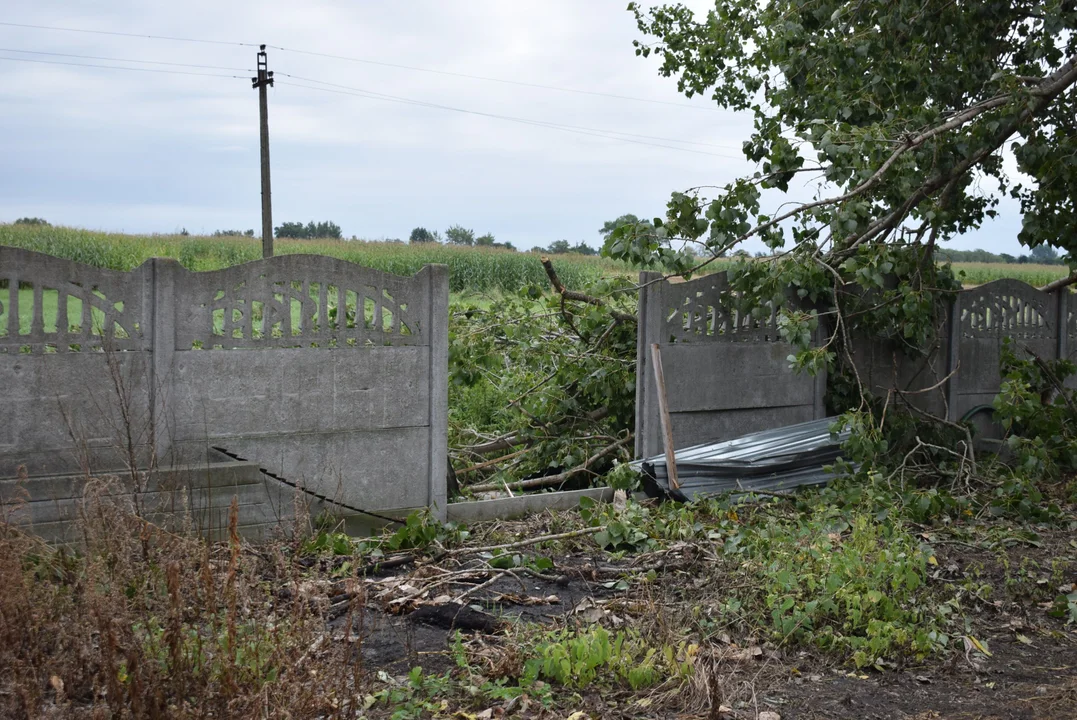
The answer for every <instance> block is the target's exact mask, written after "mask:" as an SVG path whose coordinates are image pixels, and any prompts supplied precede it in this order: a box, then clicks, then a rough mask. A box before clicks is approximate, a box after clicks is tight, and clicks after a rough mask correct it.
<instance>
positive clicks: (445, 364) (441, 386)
mask: <svg viewBox="0 0 1077 720" xmlns="http://www.w3.org/2000/svg"><path fill="white" fill-rule="evenodd" d="M426 268H427V273H428V277H429V280H430V284H429V285H428V287H427V291H426V292H427V303H426V307H427V316H426V318H425V320H426V332H428V333H430V371H429V373H428V377H429V378H430V391H429V394H430V442H429V452H430V457H429V467H430V479H429V480H430V484H429V491H428V495H427V498H428V503H427V504H428V505H429V507H430V509H431V510H432V511H433V512H434V514H435V516H436V517H437V518H438V519H440V520H441V521H442V522H444V521H445V519H446V517H447V513H448V502H449V499H448V488H447V478H446V476H447V474H448V462H449V435H448V434H449V267H448V266H447V265H427V266H426Z"/></svg>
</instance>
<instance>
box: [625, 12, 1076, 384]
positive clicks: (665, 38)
mask: <svg viewBox="0 0 1077 720" xmlns="http://www.w3.org/2000/svg"><path fill="white" fill-rule="evenodd" d="M629 8H630V10H631V11H633V12H634V13H635V16H636V20H637V23H638V26H639V29H640V30H641V31H642V32H643V33H644V34H646V35H648V36H650V39H653V42H651V43H645V42H642V41H637V43H636V53H637V55H641V56H644V57H648V56H652V55H654V56H657V57H658V58H659V59H660V60H661V63H662V64H661V68H660V72H661V74H662V75H665V76H670V77H676V78H677V83H678V88H679V89H680V90H681V91H682V92H684V93H685V94H686V95H689V96H691V95H696V94H709V95H710V97H711V98H712V99H713V100H714V101H715V102H717V103H718V104H719V105H721V106H722V107H725V108H729V109H732V110H737V111H743V112H746V113H751V115H752V116H753V118H754V132H753V134H752V136H751V138H750V139H749V140H748V141H747V142H745V143H744V147H743V151H744V154H745V157H746V158H747V159H748V160H750V161H752V162H754V163H756V164H757V166H758V170H756V171H755V172H754V173H753V174H752V175H750V176H747V177H742V178H740V179H738V180H736V181H734V182H732V183H729V184H728V185H726V186H724V187H721V188H718V189H717V190H707V189H704V188H694V189H688V190H686V191H683V192H675V193H673V195H672V197H671V199H670V201H669V204H668V207H667V217H666V218H665V220H661V219H658V220H657V221H656V223H655V228H654V229H653V231H647V232H641V231H640V230H639V229H638V227H637V228H633V227H632V226H628V225H625V226H622V227H621V228H618V229H615V230H614V231H612V232H611V233H610V237H609V239H608V240H607V242H606V245H605V248H604V250H605V252H606V253H607V254H609V255H612V256H614V257H620V258H624V259H628V260H633V261H636V262H640V263H642V264H648V263H650V264H661V265H663V266H665V267H667V268H670V269H672V270H673V271H675V272H686V271H690V270H691V269H692V262H693V260H694V256H692V255H690V254H688V253H685V252H677V250H678V248H679V247H682V246H684V247H698V248H700V251H701V254H703V255H705V256H718V255H722V254H725V253H727V252H728V251H730V250H732V249H734V248H736V247H738V246H739V245H741V244H742V243H744V242H745V241H746V240H748V239H751V238H755V239H758V240H761V241H762V242H763V243H765V244H766V245H767V246H768V247H769V248H770V249H771V251H772V255H771V256H770V257H769V258H767V259H765V260H762V261H760V260H755V261H741V262H739V263H737V264H735V265H734V267H733V269H732V270H731V280H732V283H733V287H734V290H735V291H737V292H738V293H739V297H740V298H741V299H740V302H742V303H744V304H747V305H750V306H752V307H759V306H761V305H763V304H766V303H771V304H775V305H778V306H781V307H782V316H781V318H780V325H781V327H782V329H783V333H784V334H785V335H786V337H787V338H788V339H790V340H793V341H795V342H798V344H799V345H800V346H801V352H800V353H799V354H798V356H797V359H796V363H795V365H796V366H797V367H801V368H811V369H818V368H821V367H823V366H824V365H827V364H831V365H832V364H833V363H834V362H835V361H836V360H837V361H838V362H839V363H840V361H841V360H842V356H843V354H844V355H845V356H846V357H847V356H848V351H847V349H843V344H844V345H847V342H848V338H849V337H850V336H851V335H853V334H856V333H868V334H871V335H874V336H876V337H882V338H885V339H888V340H893V341H895V342H897V343H898V344H899V345H900V346H901V347H902V348H904V349H905V350H907V351H908V352H911V353H923V352H926V349H927V348H928V347H930V345H931V340H932V337H933V333H934V332H935V330H936V326H937V321H938V319H939V318H938V310H939V307H938V306H939V300H941V299H943V297H944V296H945V295H946V294H947V293H949V292H953V291H954V290H956V289H958V288H959V286H958V284H957V283H956V281H955V280H954V278H953V275H952V273H951V272H950V270H949V268H948V267H947V266H945V265H943V266H941V267H940V266H937V265H936V263H935V262H934V250H935V247H936V245H937V244H938V243H939V242H942V241H943V240H945V239H947V238H949V237H952V236H954V235H956V234H958V233H961V232H963V231H966V230H968V229H970V228H974V227H976V226H978V225H979V224H980V223H981V222H983V220H984V219H985V218H989V217H993V216H994V215H995V213H996V207H997V204H998V201H999V199H1000V197H1002V196H1003V195H1004V194H1009V195H1010V196H1012V197H1014V198H1017V199H1018V200H1019V201H1020V203H1021V206H1022V210H1023V212H1024V227H1023V229H1022V232H1021V236H1020V239H1021V241H1022V242H1024V243H1025V244H1027V245H1029V246H1030V247H1034V248H1035V247H1037V246H1039V245H1042V244H1044V243H1047V242H1050V243H1052V244H1054V245H1056V246H1058V247H1061V248H1063V249H1064V250H1066V251H1067V253H1070V257H1073V254H1074V253H1075V252H1077V224H1074V223H1073V222H1072V219H1071V216H1072V215H1073V212H1074V210H1075V207H1074V202H1075V200H1074V198H1075V197H1077V107H1075V102H1077V100H1075V98H1077V93H1075V92H1074V89H1073V86H1074V83H1077V58H1075V53H1077V33H1075V32H1074V30H1075V29H1077V4H1075V3H1074V2H1072V1H1065V2H1062V1H1058V0H1056V1H1053V2H1033V1H1031V0H1026V1H1023V2H1021V1H1019V2H1010V1H1009V0H1006V1H1001V0H989V1H987V2H978V3H941V2H938V3H936V2H927V3H925V2H923V1H922V0H897V1H893V2H891V1H890V0H885V1H884V0H858V1H857V2H842V1H838V0H822V1H818V0H813V1H812V2H807V1H806V0H775V1H774V2H770V3H758V2H756V1H755V0H723V1H722V2H718V3H716V5H715V8H714V9H713V10H711V11H710V12H709V13H707V15H706V17H705V18H700V17H697V16H696V15H694V14H693V13H692V12H691V11H690V10H689V9H687V8H686V7H684V6H681V5H673V6H664V7H659V8H655V9H651V10H643V9H641V8H639V7H638V6H637V5H636V4H635V3H632V4H631V5H630V6H629ZM1007 150H1010V151H1012V152H1013V153H1014V155H1015V157H1016V158H1017V162H1018V167H1019V168H1020V170H1021V171H1022V172H1023V173H1025V174H1026V175H1027V176H1028V177H1029V178H1030V179H1031V182H1027V181H1026V182H1024V183H1022V182H1014V181H1013V179H1012V178H1010V177H1009V176H1007V174H1006V172H1005V170H1004V167H1003V162H1002V156H1003V154H1004V152H1006V151H1007ZM798 176H800V177H801V181H798V182H797V183H796V185H794V184H793V180H794V178H796V177H798ZM803 180H808V181H809V182H814V184H815V188H816V191H815V192H816V194H815V197H814V198H813V199H808V198H807V197H805V196H804V195H803V191H802V190H801V189H800V186H803V185H804V182H803ZM771 208H781V209H780V210H772V209H771ZM700 251H697V252H700ZM790 300H792V302H790ZM824 318H825V319H826V321H827V325H826V326H827V328H828V329H829V333H830V334H829V338H830V341H829V342H826V343H824V344H823V346H822V347H816V348H811V347H809V342H808V341H809V340H810V338H811V335H812V331H814V329H815V328H816V327H817V326H818V324H819V322H820V320H821V319H824Z"/></svg>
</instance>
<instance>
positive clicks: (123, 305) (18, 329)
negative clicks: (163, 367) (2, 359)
mask: <svg viewBox="0 0 1077 720" xmlns="http://www.w3.org/2000/svg"><path fill="white" fill-rule="evenodd" d="M143 267H144V266H143ZM143 275H144V273H143V270H142V268H139V269H137V270H135V271H133V272H129V273H125V272H117V271H115V270H104V269H101V268H95V267H91V266H89V265H82V264H81V263H76V262H73V261H71V260H64V259H62V258H56V257H52V256H51V255H43V254H41V253H36V252H32V251H30V250H22V249H18V248H9V247H0V353H3V352H23V353H44V352H60V353H64V352H85V351H90V350H102V349H104V348H106V347H108V348H110V349H114V350H143V349H148V347H149V345H148V338H147V334H148V332H147V330H148V329H147V328H146V327H145V325H144V312H143V309H144V303H143V301H144V294H143V286H144V283H145V281H144V277H143Z"/></svg>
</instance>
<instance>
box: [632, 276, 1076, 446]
mask: <svg viewBox="0 0 1077 720" xmlns="http://www.w3.org/2000/svg"><path fill="white" fill-rule="evenodd" d="M640 285H641V291H640V305H639V336H638V339H637V342H638V346H637V377H636V388H637V389H636V437H637V441H636V456H637V457H641V458H645V457H652V456H654V455H658V454H659V453H662V452H663V451H664V448H665V443H664V441H663V434H662V431H661V420H660V414H659V408H658V391H657V383H656V380H655V376H654V367H653V364H652V360H651V350H650V348H651V345H652V344H657V345H658V348H659V353H660V356H661V358H662V364H663V368H664V374H665V380H666V382H665V385H666V392H667V398H666V401H667V405H668V411H669V414H670V419H671V425H672V435H673V444H674V446H675V447H677V448H684V447H688V446H690V445H695V444H699V443H705V442H717V441H721V440H728V439H731V438H735V437H738V436H740V435H744V434H747V433H751V432H755V431H758V430H764V429H767V428H773V427H779V426H783V425H792V424H795V423H800V422H805V421H807V420H812V419H818V418H822V417H825V415H826V406H825V391H826V377H825V375H823V374H820V375H817V376H815V377H812V376H810V375H807V374H799V375H798V374H796V373H794V372H793V371H792V370H791V369H790V367H789V361H788V356H789V355H790V354H791V353H792V352H793V346H792V345H790V344H789V343H786V342H784V341H783V340H782V338H781V335H780V332H779V329H778V327H777V308H776V307H775V306H774V305H773V304H772V303H771V304H767V305H766V306H763V307H759V308H752V309H750V310H748V311H745V310H743V309H738V304H737V303H736V302H735V298H733V297H732V295H731V293H730V291H729V283H728V278H727V275H726V273H724V272H721V273H715V274H713V275H705V276H703V277H700V278H697V279H694V280H691V281H688V282H677V281H673V282H671V281H669V280H666V279H664V278H663V277H662V276H661V275H659V274H658V273H646V272H645V273H641V274H640ZM938 330H939V332H938V333H937V337H936V339H935V341H934V343H933V344H932V345H931V346H930V347H925V348H915V349H914V351H913V352H910V349H909V348H902V347H900V346H899V345H898V344H896V343H887V342H874V341H873V342H867V341H863V340H854V341H853V342H852V347H850V348H849V353H850V357H851V358H852V360H853V364H854V366H855V367H856V371H857V375H858V377H859V379H860V381H861V382H862V383H863V385H864V387H865V389H866V390H868V391H870V392H872V393H873V394H875V395H877V396H880V397H887V398H889V400H890V401H891V402H895V403H897V402H899V401H900V402H903V403H907V404H909V405H911V406H913V407H914V408H916V409H917V410H919V411H921V412H925V413H930V414H934V415H936V416H938V417H943V418H945V419H947V420H949V421H951V422H958V421H961V420H964V419H971V420H972V421H973V422H974V424H975V425H976V426H977V430H978V432H979V434H980V436H981V437H990V436H992V435H997V433H998V430H999V429H998V428H997V427H993V426H992V424H991V422H990V413H977V411H978V410H981V409H984V408H985V407H989V406H990V405H991V403H992V401H993V400H994V398H995V396H996V395H997V394H998V392H999V390H1000V388H1001V376H1000V355H1001V350H1002V345H1003V342H1004V340H1005V339H1006V338H1011V339H1012V340H1013V341H1014V342H1015V343H1016V345H1017V349H1018V350H1021V351H1023V352H1026V353H1029V354H1031V355H1034V356H1036V357H1039V358H1041V359H1043V360H1054V359H1060V358H1070V359H1072V358H1073V356H1074V355H1075V354H1077V307H1075V306H1074V301H1073V299H1072V294H1071V292H1070V290H1069V289H1068V288H1062V289H1060V290H1057V291H1055V292H1053V293H1047V292H1043V291H1041V290H1037V289H1036V288H1034V287H1032V286H1030V285H1028V284H1026V283H1024V282H1021V281H1018V280H1012V279H1003V280H997V281H994V282H991V283H987V284H985V285H980V286H978V287H975V288H970V289H968V290H964V291H962V292H959V293H957V294H956V296H955V298H954V300H953V302H952V303H951V304H950V306H949V308H947V309H946V311H945V312H944V313H943V314H942V316H941V321H940V325H939V328H938ZM822 338H823V331H822V330H820V331H819V333H818V335H817V338H816V339H817V340H818V341H822ZM1067 384H1068V385H1069V386H1070V387H1077V379H1071V380H1070V381H1068V383H1067ZM973 416H975V417H973Z"/></svg>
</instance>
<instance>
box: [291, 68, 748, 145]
mask: <svg viewBox="0 0 1077 720" xmlns="http://www.w3.org/2000/svg"><path fill="white" fill-rule="evenodd" d="M277 75H278V76H281V77H289V78H292V79H293V80H302V81H303V82H312V83H316V84H318V85H328V86H329V87H335V88H341V89H343V90H354V91H356V92H360V93H366V94H367V95H370V96H372V97H377V98H378V99H385V100H394V101H397V102H407V103H412V104H415V105H425V106H428V107H435V108H441V109H445V110H456V111H458V112H469V113H471V112H475V113H478V114H482V115H487V116H489V117H496V118H499V119H502V120H513V121H526V122H529V123H539V124H542V125H549V126H556V127H558V128H564V129H568V130H581V131H585V132H592V133H608V134H613V135H624V136H626V137H633V138H641V139H644V140H660V141H662V142H672V143H681V144H684V145H700V146H703V147H712V148H721V149H724V150H739V149H740V148H738V147H735V146H733V145H720V144H717V143H708V142H699V141H696V140H680V139H678V138H668V137H661V136H657V135H641V134H639V133H630V132H622V131H620V130H607V129H604V128H591V127H583V126H580V125H567V124H565V123H556V122H550V121H547V120H532V119H530V118H514V117H512V116H509V115H497V114H494V113H480V112H479V111H473V110H466V109H464V108H454V107H452V106H449V105H439V104H437V103H431V102H428V101H425V100H414V99H411V98H403V97H400V96H397V95H386V94H385V93H379V92H375V91H373V90H365V89H363V88H357V87H351V86H349V85H338V84H336V83H331V82H325V81H324V80H315V79H314V78H307V77H300V76H298V75H289V74H288V73H282V72H278V73H277ZM289 84H291V83H289ZM738 157H739V156H738Z"/></svg>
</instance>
